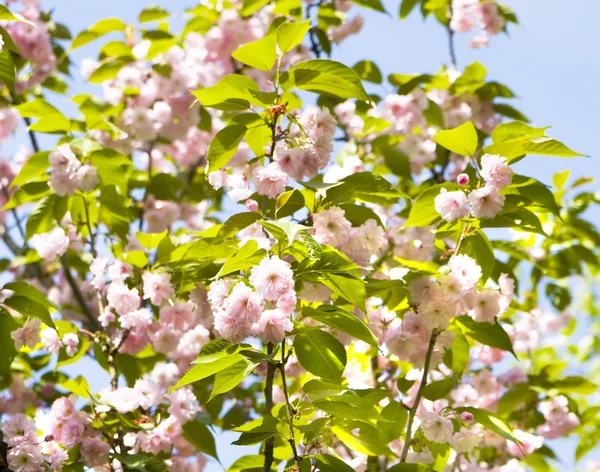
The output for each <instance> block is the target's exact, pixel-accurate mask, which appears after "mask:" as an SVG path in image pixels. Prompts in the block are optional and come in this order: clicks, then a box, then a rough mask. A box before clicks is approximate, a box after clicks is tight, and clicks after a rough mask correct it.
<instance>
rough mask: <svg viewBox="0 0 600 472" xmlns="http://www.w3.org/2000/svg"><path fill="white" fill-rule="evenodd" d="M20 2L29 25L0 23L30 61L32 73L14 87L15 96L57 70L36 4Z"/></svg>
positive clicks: (54, 57) (55, 60) (28, 0)
mask: <svg viewBox="0 0 600 472" xmlns="http://www.w3.org/2000/svg"><path fill="white" fill-rule="evenodd" d="M11 3H15V2H11ZM21 3H22V4H23V7H24V10H23V11H22V12H21V14H22V15H23V17H24V18H25V19H27V20H29V21H30V23H25V22H20V21H7V22H2V23H3V24H2V26H4V28H5V29H6V31H7V32H8V33H9V34H10V36H11V38H12V40H13V41H14V43H15V45H16V46H17V47H18V48H19V51H20V53H21V55H22V56H23V57H24V58H25V59H27V60H29V61H31V72H30V73H29V74H28V76H27V77H26V78H23V79H22V80H20V81H18V82H17V84H16V89H17V93H23V92H26V91H28V90H31V89H32V88H33V87H35V86H36V85H38V84H41V83H43V82H44V81H45V80H46V79H47V78H48V77H50V76H51V75H52V74H53V73H54V72H55V71H56V66H57V59H56V56H55V55H54V51H53V45H52V41H51V38H50V33H49V30H48V25H47V24H46V23H45V22H44V21H42V14H41V11H40V5H39V2H35V1H30V0H22V2H21Z"/></svg>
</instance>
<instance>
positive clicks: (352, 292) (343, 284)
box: [319, 273, 367, 313]
mask: <svg viewBox="0 0 600 472" xmlns="http://www.w3.org/2000/svg"><path fill="white" fill-rule="evenodd" d="M319 281H320V282H321V283H322V284H323V285H326V286H327V287H329V288H330V289H331V290H333V293H335V294H336V295H338V296H340V297H342V298H343V299H344V300H347V301H349V302H350V303H352V304H353V305H356V306H357V307H358V308H360V309H361V310H362V311H363V313H366V311H367V310H366V308H365V298H366V294H365V284H364V282H363V281H362V280H360V279H356V278H354V277H347V276H346V275H341V274H339V275H338V274H331V273H325V274H323V275H321V277H319Z"/></svg>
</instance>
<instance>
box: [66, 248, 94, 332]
mask: <svg viewBox="0 0 600 472" xmlns="http://www.w3.org/2000/svg"><path fill="white" fill-rule="evenodd" d="M60 262H61V265H62V268H63V272H64V274H65V278H66V279H67V282H68V284H69V286H70V287H71V291H72V292H73V296H74V297H75V299H76V300H77V303H79V305H80V306H81V310H82V311H83V314H84V315H85V317H86V318H87V319H88V321H89V322H90V323H91V324H92V326H93V327H94V328H96V329H98V330H99V329H101V325H100V322H99V321H98V318H96V317H95V316H94V315H93V314H92V312H91V311H90V307H89V306H88V304H87V302H86V301H85V298H84V297H83V294H82V293H81V290H80V289H79V286H78V285H77V282H76V280H75V279H74V278H73V274H71V267H70V266H69V262H68V261H67V258H66V257H65V256H62V257H61V258H60Z"/></svg>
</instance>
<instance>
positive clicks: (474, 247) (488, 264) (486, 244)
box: [461, 229, 496, 283]
mask: <svg viewBox="0 0 600 472" xmlns="http://www.w3.org/2000/svg"><path fill="white" fill-rule="evenodd" d="M461 252H462V253H463V254H466V255H467V256H471V257H472V258H473V259H475V261H477V264H478V265H479V266H480V267H481V281H482V282H484V283H485V281H486V280H487V279H488V278H489V277H490V276H491V275H492V273H493V272H494V266H495V265H496V258H495V256H494V248H493V247H492V243H490V240H489V239H488V237H487V236H486V235H485V233H484V232H483V231H481V230H480V229H478V230H476V231H474V232H473V233H471V234H470V235H469V236H467V237H466V238H465V239H464V241H463V244H462V246H461Z"/></svg>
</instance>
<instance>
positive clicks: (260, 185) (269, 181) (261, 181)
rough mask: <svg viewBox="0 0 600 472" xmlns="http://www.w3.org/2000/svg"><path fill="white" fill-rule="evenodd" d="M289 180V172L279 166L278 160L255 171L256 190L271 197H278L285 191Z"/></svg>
mask: <svg viewBox="0 0 600 472" xmlns="http://www.w3.org/2000/svg"><path fill="white" fill-rule="evenodd" d="M287 180H288V177H287V174H286V173H285V172H283V171H282V170H281V169H280V168H279V165H278V164H277V163H276V162H272V163H271V164H269V165H268V166H267V167H262V168H259V169H257V170H256V171H255V172H254V182H255V185H256V191H257V192H258V194H259V195H266V196H267V197H269V198H276V197H277V196H278V195H279V194H281V193H283V192H285V186H286V184H287Z"/></svg>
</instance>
